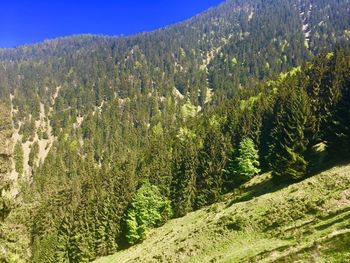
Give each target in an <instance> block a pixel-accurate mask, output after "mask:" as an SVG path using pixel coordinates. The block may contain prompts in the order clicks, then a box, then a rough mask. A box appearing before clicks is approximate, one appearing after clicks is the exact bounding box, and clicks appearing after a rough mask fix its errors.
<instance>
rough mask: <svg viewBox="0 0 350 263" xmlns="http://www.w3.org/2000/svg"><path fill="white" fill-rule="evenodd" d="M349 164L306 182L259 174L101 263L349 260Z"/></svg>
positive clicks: (100, 260) (101, 260) (97, 261)
mask: <svg viewBox="0 0 350 263" xmlns="http://www.w3.org/2000/svg"><path fill="white" fill-rule="evenodd" d="M349 261H350V165H344V166H338V167H334V168H332V169H329V170H327V171H325V172H322V173H320V174H318V175H315V176H313V177H312V178H309V179H306V180H304V181H302V182H300V183H296V184H292V185H289V186H286V187H281V186H275V185H274V184H273V183H272V181H271V177H270V175H269V174H264V175H261V176H258V177H255V178H253V179H252V180H251V181H250V182H248V183H247V184H245V185H244V186H243V187H241V189H239V190H236V191H235V192H234V193H232V194H229V195H227V196H225V198H224V201H223V202H220V203H217V204H214V205H212V206H209V207H206V208H204V209H201V210H199V211H196V212H192V213H189V214H188V215H186V216H185V217H183V218H178V219H174V220H171V221H169V222H168V223H166V224H165V225H164V226H163V227H160V228H157V229H154V230H153V231H152V232H151V233H150V234H149V236H148V238H147V239H146V240H145V241H143V242H142V243H141V244H138V245H135V246H133V247H131V248H129V249H127V250H124V251H120V252H118V253H116V254H114V255H112V256H109V257H104V258H100V259H98V260H96V261H95V263H117V262H118V263H119V262H349Z"/></svg>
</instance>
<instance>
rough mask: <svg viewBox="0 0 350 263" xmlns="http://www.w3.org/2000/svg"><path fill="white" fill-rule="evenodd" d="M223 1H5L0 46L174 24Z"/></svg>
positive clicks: (0, 10)
mask: <svg viewBox="0 0 350 263" xmlns="http://www.w3.org/2000/svg"><path fill="white" fill-rule="evenodd" d="M220 2H223V0H145V1H141V0H140V1H136V0H114V1H113V0H93V1H92V0H4V1H1V5H0V47H14V46H18V45H22V44H30V43H35V42H39V41H42V40H44V39H51V38H55V37H59V36H67V35H72V34H83V33H91V34H106V35H121V34H123V35H130V34H135V33H138V32H143V31H150V30H154V29H157V28H159V27H163V26H166V25H169V24H173V23H176V22H179V21H182V20H184V19H187V18H190V17H192V16H193V15H196V14H198V13H200V12H201V11H203V10H206V9H207V8H209V7H211V6H215V5H217V4H219V3H220Z"/></svg>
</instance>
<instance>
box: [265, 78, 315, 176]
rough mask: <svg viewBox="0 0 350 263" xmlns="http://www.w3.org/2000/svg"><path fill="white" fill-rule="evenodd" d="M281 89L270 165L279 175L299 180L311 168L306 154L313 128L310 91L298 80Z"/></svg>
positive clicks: (274, 173)
mask: <svg viewBox="0 0 350 263" xmlns="http://www.w3.org/2000/svg"><path fill="white" fill-rule="evenodd" d="M290 81H293V82H294V81H295V79H294V80H290ZM280 92H282V94H281V95H280V96H279V98H278V99H277V102H276V108H275V116H276V117H275V122H274V128H273V131H272V144H271V147H270V156H269V159H270V165H271V168H272V175H273V176H274V177H275V178H278V179H281V180H296V179H300V178H303V177H304V176H305V175H306V172H307V168H308V160H307V159H306V155H307V150H308V147H309V140H310V134H311V132H312V127H313V123H312V117H311V111H310V104H309V100H308V97H307V94H306V92H305V91H304V89H302V88H298V87H297V86H296V83H290V84H289V85H286V87H284V89H283V91H280Z"/></svg>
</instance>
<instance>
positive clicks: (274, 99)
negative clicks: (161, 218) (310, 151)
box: [0, 0, 350, 263]
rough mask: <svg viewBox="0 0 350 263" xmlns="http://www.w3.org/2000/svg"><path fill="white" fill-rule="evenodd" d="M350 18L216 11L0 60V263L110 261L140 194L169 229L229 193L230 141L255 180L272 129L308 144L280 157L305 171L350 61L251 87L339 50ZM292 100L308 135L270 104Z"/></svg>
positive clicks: (342, 102) (318, 9)
mask: <svg viewBox="0 0 350 263" xmlns="http://www.w3.org/2000/svg"><path fill="white" fill-rule="evenodd" d="M330 6H331V7H332V8H330ZM349 13H350V10H349V0H340V1H338V0H326V1H325V0H313V1H303V2H301V1H287V0H267V1H265V0H248V1H241V0H238V1H236V0H229V1H226V2H224V3H223V4H221V5H219V6H218V7H215V8H212V9H210V10H208V11H207V12H204V13H202V14H199V15H198V16H196V17H194V18H192V19H189V20H187V21H184V22H182V23H179V24H176V25H172V26H170V27H166V28H163V29H160V30H157V31H154V32H149V33H143V34H138V35H135V36H130V37H105V36H92V35H78V36H72V37H64V38H59V39H54V40H49V41H45V42H43V43H39V44H36V45H30V46H23V47H18V48H15V49H5V50H0V80H1V81H0V101H1V104H0V105H2V107H3V108H4V112H7V114H6V115H7V116H11V118H12V120H9V123H11V122H12V124H13V129H11V134H12V137H11V138H10V137H6V144H7V143H8V145H13V146H14V147H13V154H12V153H9V154H8V156H5V157H6V160H8V159H9V160H10V161H12V166H11V165H7V164H6V167H5V165H1V166H4V167H0V170H1V169H3V170H4V171H5V173H6V175H5V176H3V177H8V179H11V180H13V182H7V180H6V184H4V186H6V187H4V191H3V192H4V193H5V194H6V195H5V194H3V193H1V194H3V195H4V196H2V197H5V198H4V200H7V197H8V196H10V197H11V195H12V197H13V198H15V199H16V202H15V203H16V204H17V205H18V206H17V207H16V208H14V209H13V210H11V211H4V212H5V213H4V216H3V217H6V216H7V215H8V217H7V218H5V221H6V222H5V223H4V224H3V222H1V225H0V228H1V229H0V239H1V242H0V246H1V248H0V253H1V254H0V261H1V260H4V261H6V260H7V261H9V258H10V259H11V258H12V257H17V258H20V259H21V260H25V261H31V262H35V263H48V262H52V263H56V262H71V263H80V262H88V261H89V260H92V259H95V258H96V257H98V256H102V255H108V254H112V253H115V252H116V251H118V250H119V249H120V248H121V247H122V246H123V245H125V242H126V240H125V232H124V231H125V230H124V229H123V224H122V223H123V219H124V217H125V214H126V213H127V211H128V208H129V206H130V203H131V201H132V199H133V198H134V196H135V193H136V192H137V191H138V189H140V187H141V186H142V185H143V184H144V183H145V182H149V183H150V184H152V185H154V186H155V187H157V188H158V190H159V192H160V193H161V194H162V195H163V197H164V198H165V199H168V200H169V202H171V203H172V208H173V210H174V213H175V215H176V216H180V215H185V214H186V213H188V212H190V211H193V210H196V209H199V208H201V207H203V206H205V205H208V204H212V203H214V202H216V201H218V200H219V199H220V196H221V194H223V193H227V192H229V191H231V189H232V188H234V187H235V186H236V185H235V184H237V182H235V180H236V178H235V174H236V173H235V171H234V170H232V171H231V172H230V174H228V173H227V170H225V168H227V166H229V165H231V164H232V166H234V163H232V162H234V161H235V155H234V154H235V153H233V150H236V149H238V147H239V146H240V143H241V141H243V140H244V139H246V137H249V138H250V139H251V140H252V141H253V142H252V144H255V146H256V148H257V149H258V151H259V155H260V160H259V161H260V162H261V164H262V165H261V166H262V168H263V169H265V171H266V170H267V169H269V168H266V167H268V160H267V159H268V156H269V149H271V146H272V144H273V143H276V140H271V139H273V138H271V134H273V133H272V129H275V128H276V129H277V128H278V129H281V127H282V124H284V123H285V122H286V123H285V124H286V125H285V127H286V128H288V129H289V130H292V129H298V134H297V138H298V139H299V138H302V139H303V138H304V137H305V136H306V137H308V136H310V137H308V138H307V139H308V140H307V141H310V143H306V142H305V140H301V141H302V142H301V143H302V145H292V148H293V150H295V153H294V152H293V153H292V155H293V154H294V155H293V156H298V158H299V159H301V160H304V159H305V162H302V164H303V165H302V168H303V167H304V168H305V170H306V163H307V161H309V159H307V158H306V157H305V156H304V153H303V152H301V153H300V151H302V150H303V149H306V148H312V147H313V146H314V145H313V143H315V142H314V139H315V138H316V139H320V140H326V141H327V140H328V138H327V139H326V138H325V133H326V132H328V130H327V129H326V128H328V127H331V128H332V129H334V130H336V131H342V129H343V131H345V133H346V131H348V130H349V129H348V126H349V125H348V123H347V119H346V118H345V120H344V118H343V115H345V116H347V115H346V114H347V111H348V108H349V105H348V104H347V101H349V100H348V98H349V96H350V94H349V92H348V89H347V87H348V83H349V74H348V72H349V70H348V69H349V68H350V64H349V63H350V59H349V52H346V51H345V50H343V51H341V50H335V51H334V52H333V53H329V54H327V55H326V54H325V55H324V56H320V60H319V62H317V63H316V64H315V65H313V64H312V63H313V62H311V63H306V64H304V65H303V66H302V67H300V68H297V70H295V71H294V73H295V74H294V73H293V74H283V78H282V77H278V78H277V79H275V81H270V82H267V83H264V82H263V81H264V80H265V79H266V78H267V77H270V76H275V75H276V74H277V75H278V74H279V73H280V71H282V70H283V71H284V70H287V69H289V68H291V67H293V66H296V65H300V64H302V63H303V61H305V59H307V58H309V57H313V56H314V55H316V53H317V52H318V51H319V50H323V49H326V50H328V49H334V48H335V47H336V46H337V45H340V46H342V45H345V46H346V45H348V44H349V41H348V40H349V37H350V36H349V34H348V31H349V28H350V25H349V22H350V21H348V20H347V19H340V18H339V16H341V18H344V17H349ZM338 15H339V16H338ZM326 18H327V19H326ZM310 30H311V31H310ZM332 51H333V50H332ZM293 76H294V77H293ZM272 79H273V78H272ZM260 81H262V83H261V84H259V85H256V83H258V82H260ZM306 93H307V95H306ZM299 94H303V98H304V102H305V105H304V106H305V108H312V113H313V116H312V117H314V118H310V119H315V120H316V122H317V123H318V127H319V128H318V130H316V131H315V134H311V135H309V134H308V130H307V128H308V127H305V125H304V126H302V125H300V122H299V120H300V119H303V117H304V116H302V115H303V112H308V111H307V110H306V111H300V112H301V113H300V114H298V115H297V116H287V117H289V118H285V119H286V120H283V121H280V119H283V118H284V116H286V114H282V113H281V111H282V110H283V108H278V107H277V106H278V104H281V102H283V103H285V104H286V105H284V106H283V107H286V108H290V107H295V105H298V101H297V100H298V99H300V98H299V96H298V95H299ZM307 97H308V98H307ZM289 98H294V100H296V102H295V103H293V104H292V105H289V104H288V103H286V102H288V101H289ZM309 100H310V103H307V102H309ZM338 106H339V109H340V111H338V110H336V109H337V107H338ZM310 111H311V110H310ZM293 112H294V111H293ZM278 115H281V116H282V117H279V118H280V119H279V120H278V124H279V126H278V127H276V126H277V125H276V123H277V119H276V116H278ZM333 115H334V119H332V118H330V117H333ZM335 118H337V119H335ZM307 119H308V120H309V118H307ZM333 120H337V121H335V122H333ZM289 122H291V123H289ZM310 124H311V126H314V125H313V123H310ZM338 124H340V126H342V127H336V126H337V125H338ZM333 126H334V127H333ZM12 131H13V132H12ZM299 131H300V132H299ZM333 134H335V135H338V133H337V134H336V133H333ZM339 134H340V133H339ZM288 135H290V134H288ZM304 135H305V136H304ZM311 137H312V138H311ZM335 137H337V136H335ZM339 137H341V138H340V139H342V140H343V141H341V142H340V143H339V140H338V139H339V138H330V141H332V140H333V141H334V142H333V143H334V145H339V144H340V145H344V142H345V143H347V144H346V145H348V143H349V141H350V140H349V139H348V138H350V135H349V136H342V134H340V136H339ZM287 139H288V138H287ZM287 141H288V140H287ZM296 141H298V140H296ZM284 143H286V141H285V142H284ZM253 146H254V145H253ZM287 146H288V145H287ZM252 148H254V147H252ZM289 148H291V147H289ZM289 148H288V147H285V148H283V149H289ZM335 148H337V147H335ZM340 148H341V147H339V148H337V149H335V150H341V149H340ZM300 149H301V150H300ZM10 150H11V149H10ZM344 156H345V155H344ZM304 157H305V158H304ZM312 157H314V156H312ZM316 157H318V156H316ZM310 159H311V157H310ZM310 161H311V160H310ZM304 164H305V165H304ZM281 166H283V165H281ZM7 167H12V169H13V168H14V170H13V171H12V172H11V173H10V172H9V171H8V170H7V169H8V168H7ZM4 168H5V169H4ZM292 168H294V167H292ZM300 174H301V175H303V173H302V172H301V173H300ZM5 179H6V178H5ZM9 188H10V189H9ZM7 189H9V190H7ZM7 191H9V193H7ZM6 202H7V201H6ZM5 208H6V207H5ZM11 208H12V206H11ZM6 210H9V209H7V208H6ZM8 213H9V214H8ZM12 229H14V231H11V230H12ZM16 230H17V231H18V232H16ZM16 237H18V238H16ZM2 240H4V242H2Z"/></svg>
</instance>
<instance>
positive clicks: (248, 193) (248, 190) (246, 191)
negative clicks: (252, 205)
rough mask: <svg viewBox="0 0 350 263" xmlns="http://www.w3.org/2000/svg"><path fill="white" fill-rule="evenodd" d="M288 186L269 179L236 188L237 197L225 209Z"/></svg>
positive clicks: (285, 183)
mask: <svg viewBox="0 0 350 263" xmlns="http://www.w3.org/2000/svg"><path fill="white" fill-rule="evenodd" d="M288 185H290V183H287V182H276V181H275V180H274V179H273V178H269V179H268V180H265V181H262V182H260V183H259V184H256V185H253V186H248V187H244V188H238V189H237V190H236V195H237V196H236V197H235V198H234V199H233V200H232V201H231V202H229V203H228V204H227V205H226V207H230V206H232V205H233V204H236V203H240V202H246V201H249V200H251V199H253V198H255V197H259V196H261V195H264V194H267V193H273V192H276V191H278V190H281V189H282V188H284V187H286V186H288Z"/></svg>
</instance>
